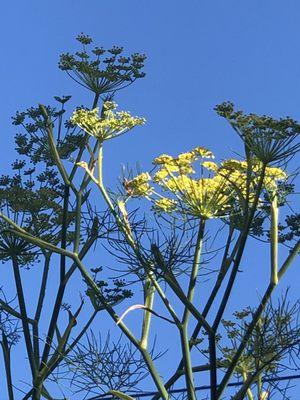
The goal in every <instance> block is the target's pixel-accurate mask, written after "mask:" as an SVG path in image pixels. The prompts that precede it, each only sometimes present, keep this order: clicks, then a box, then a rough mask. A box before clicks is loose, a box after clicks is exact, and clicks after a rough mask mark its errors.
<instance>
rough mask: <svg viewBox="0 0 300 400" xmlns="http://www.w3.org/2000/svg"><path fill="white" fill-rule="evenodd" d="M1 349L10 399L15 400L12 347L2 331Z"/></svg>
mask: <svg viewBox="0 0 300 400" xmlns="http://www.w3.org/2000/svg"><path fill="white" fill-rule="evenodd" d="M1 347H2V352H3V359H4V367H5V374H6V386H7V392H8V399H9V400H14V391H13V383H12V374H11V359H10V347H9V344H8V341H7V337H6V334H5V333H4V332H3V331H2V341H1Z"/></svg>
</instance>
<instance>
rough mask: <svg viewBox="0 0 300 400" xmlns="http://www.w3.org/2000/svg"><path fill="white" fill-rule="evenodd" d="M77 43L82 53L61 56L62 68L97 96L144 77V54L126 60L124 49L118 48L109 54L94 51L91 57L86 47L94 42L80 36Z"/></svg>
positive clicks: (109, 50) (100, 48)
mask: <svg viewBox="0 0 300 400" xmlns="http://www.w3.org/2000/svg"><path fill="white" fill-rule="evenodd" d="M76 39H77V40H78V42H79V43H80V44H81V45H82V50H81V51H78V52H76V53H75V54H70V53H64V54H62V55H61V56H60V61H59V68H60V69H61V70H63V71H66V72H67V73H68V75H70V76H71V78H73V79H74V80H75V81H76V82H78V83H79V84H81V85H82V86H84V87H85V88H87V89H89V90H91V91H92V92H94V93H95V94H97V95H102V94H104V93H109V92H115V91H116V90H120V89H122V88H123V87H125V86H128V85H130V84H131V83H133V82H134V81H136V80H137V79H140V78H143V77H144V76H145V73H144V72H143V71H142V69H143V67H144V61H145V59H146V56H145V55H144V54H139V53H134V54H132V55H131V56H129V57H127V56H123V55H122V53H123V47H118V46H113V47H112V48H111V49H108V50H105V49H103V47H94V48H93V49H92V50H91V53H92V54H90V52H88V51H87V47H88V46H89V45H90V44H91V43H92V42H93V40H92V38H91V37H90V36H88V35H84V34H83V33H81V34H80V35H78V36H77V38H76Z"/></svg>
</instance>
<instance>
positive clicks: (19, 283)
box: [12, 256, 36, 379]
mask: <svg viewBox="0 0 300 400" xmlns="http://www.w3.org/2000/svg"><path fill="white" fill-rule="evenodd" d="M12 265H13V271H14V277H15V284H16V289H17V296H18V302H19V307H20V314H21V315H22V319H21V321H22V327H23V331H24V339H25V344H26V350H27V355H28V360H29V364H30V368H31V372H32V377H33V379H35V376H36V365H35V361H34V355H33V348H32V342H31V334H30V330H29V325H28V316H27V310H26V303H25V298H24V292H23V286H22V280H21V275H20V270H19V265H18V261H17V259H16V257H15V256H13V257H12Z"/></svg>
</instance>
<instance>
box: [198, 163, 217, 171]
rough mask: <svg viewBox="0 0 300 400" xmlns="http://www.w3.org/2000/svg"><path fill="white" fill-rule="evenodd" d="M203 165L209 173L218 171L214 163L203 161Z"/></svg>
mask: <svg viewBox="0 0 300 400" xmlns="http://www.w3.org/2000/svg"><path fill="white" fill-rule="evenodd" d="M201 165H202V167H204V168H206V169H208V170H209V171H214V172H217V171H218V165H217V164H216V163H214V162H213V161H203V163H202V164H201Z"/></svg>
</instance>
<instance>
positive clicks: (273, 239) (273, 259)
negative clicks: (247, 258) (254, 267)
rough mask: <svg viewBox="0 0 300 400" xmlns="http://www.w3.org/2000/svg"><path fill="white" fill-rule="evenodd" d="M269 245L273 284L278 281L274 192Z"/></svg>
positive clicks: (275, 196) (276, 219)
mask: <svg viewBox="0 0 300 400" xmlns="http://www.w3.org/2000/svg"><path fill="white" fill-rule="evenodd" d="M270 246H271V282H272V283H274V285H277V283H278V204H277V195H276V194H275V195H274V197H273V199H272V203H271V229H270Z"/></svg>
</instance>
